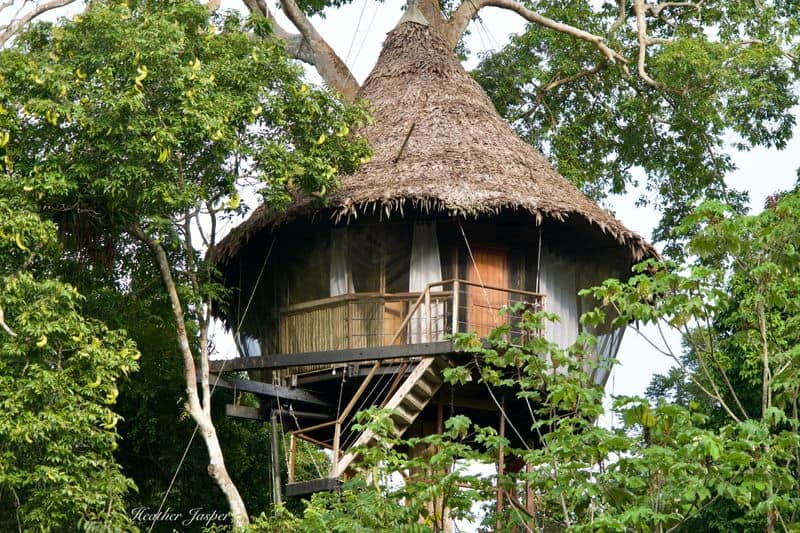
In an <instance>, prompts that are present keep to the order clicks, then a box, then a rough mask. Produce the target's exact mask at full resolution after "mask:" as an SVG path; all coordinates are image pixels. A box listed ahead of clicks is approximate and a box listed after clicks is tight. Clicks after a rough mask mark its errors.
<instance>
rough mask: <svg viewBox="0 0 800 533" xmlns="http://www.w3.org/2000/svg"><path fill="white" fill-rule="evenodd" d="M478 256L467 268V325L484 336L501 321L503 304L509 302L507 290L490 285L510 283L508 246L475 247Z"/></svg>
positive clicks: (505, 286)
mask: <svg viewBox="0 0 800 533" xmlns="http://www.w3.org/2000/svg"><path fill="white" fill-rule="evenodd" d="M472 255H473V257H474V258H475V261H474V263H472V262H471V264H470V266H469V268H468V269H467V280H468V281H470V282H472V283H476V284H477V285H478V286H473V285H469V286H468V290H467V329H468V331H475V332H476V333H478V335H480V336H481V337H484V336H486V335H488V334H489V332H490V331H491V330H492V329H493V328H495V327H496V326H499V325H500V323H501V318H502V317H501V316H500V314H499V313H500V308H501V307H503V306H504V305H507V304H508V293H507V292H505V291H502V290H497V289H493V288H491V287H500V288H503V289H505V288H507V287H508V250H505V249H502V248H489V247H485V248H484V247H480V248H473V249H472Z"/></svg>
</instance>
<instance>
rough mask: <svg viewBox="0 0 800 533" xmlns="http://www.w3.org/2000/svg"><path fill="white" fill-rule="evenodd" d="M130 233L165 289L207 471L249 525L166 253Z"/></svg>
mask: <svg viewBox="0 0 800 533" xmlns="http://www.w3.org/2000/svg"><path fill="white" fill-rule="evenodd" d="M131 233H132V234H133V235H134V236H135V237H136V238H137V239H139V240H141V241H142V242H144V243H145V244H147V246H148V248H150V251H151V252H152V254H153V261H154V262H155V264H156V266H157V267H158V270H159V272H160V274H161V280H162V281H163V282H164V288H165V290H166V291H167V295H168V296H169V301H170V304H171V306H172V314H173V315H174V317H175V330H176V333H177V340H178V347H179V348H180V351H181V355H182V356H183V366H184V378H185V380H186V396H187V402H186V403H187V407H188V409H189V414H191V415H192V418H193V419H194V421H195V422H196V423H197V426H198V428H199V431H200V435H201V436H202V437H203V441H204V442H205V444H206V449H207V450H208V474H209V475H210V476H211V478H212V479H213V480H214V481H215V482H216V483H217V485H218V486H219V488H220V490H222V493H223V494H224V495H225V499H226V500H227V501H228V507H229V509H230V511H231V522H232V524H233V527H234V528H235V529H239V528H241V527H243V526H245V525H247V524H249V523H250V518H249V517H248V515H247V508H246V507H245V505H244V501H243V500H242V497H241V495H240V494H239V490H238V489H237V488H236V485H235V484H234V483H233V480H231V477H230V475H229V474H228V470H227V469H226V468H225V460H224V458H223V456H222V448H221V446H220V444H219V438H218V436H217V430H216V428H215V427H214V423H213V421H212V420H211V396H210V394H208V393H207V394H206V398H204V399H203V400H204V402H203V403H205V404H206V406H207V409H203V403H201V401H200V397H199V395H198V393H197V367H196V366H195V363H194V355H193V354H192V348H191V343H190V342H189V335H188V334H187V332H186V322H185V321H184V318H183V306H182V305H181V300H180V297H179V296H178V291H177V288H176V286H175V280H174V279H173V277H172V271H171V270H170V267H169V260H168V259H167V254H166V253H165V252H164V249H163V248H162V247H161V245H160V244H159V243H158V242H156V241H155V240H153V239H152V238H151V237H150V236H149V235H147V234H146V233H145V232H144V230H142V229H141V228H140V227H138V226H135V227H133V228H132V229H131ZM200 357H201V358H205V363H206V364H204V365H203V367H204V368H207V362H208V361H207V358H208V353H207V352H206V353H201V354H200ZM202 379H203V380H204V383H203V388H204V390H206V391H207V390H208V374H207V373H204V375H203V376H202Z"/></svg>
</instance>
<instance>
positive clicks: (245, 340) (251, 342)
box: [238, 333, 261, 357]
mask: <svg viewBox="0 0 800 533" xmlns="http://www.w3.org/2000/svg"><path fill="white" fill-rule="evenodd" d="M238 337H239V343H238V344H239V351H240V352H241V355H242V356H244V357H261V344H260V343H259V342H258V339H255V338H253V337H250V336H249V335H245V334H244V333H239V334H238Z"/></svg>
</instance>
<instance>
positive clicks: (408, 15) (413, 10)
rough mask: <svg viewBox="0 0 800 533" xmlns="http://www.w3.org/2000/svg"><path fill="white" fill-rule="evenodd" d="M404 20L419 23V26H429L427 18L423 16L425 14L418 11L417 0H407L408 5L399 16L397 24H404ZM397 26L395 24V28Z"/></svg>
mask: <svg viewBox="0 0 800 533" xmlns="http://www.w3.org/2000/svg"><path fill="white" fill-rule="evenodd" d="M406 22H413V23H414V24H419V25H421V26H430V23H429V22H428V19H426V18H425V15H423V14H422V11H420V10H419V8H418V7H417V0H410V1H409V2H408V7H407V8H406V11H405V13H403V16H402V17H401V18H400V21H399V22H398V23H397V26H400V25H401V24H405V23H406ZM397 26H395V28H396V27H397Z"/></svg>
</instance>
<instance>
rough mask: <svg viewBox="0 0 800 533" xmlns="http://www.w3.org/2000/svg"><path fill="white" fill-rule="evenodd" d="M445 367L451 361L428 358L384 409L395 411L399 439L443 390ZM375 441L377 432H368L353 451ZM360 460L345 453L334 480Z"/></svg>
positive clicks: (418, 364)
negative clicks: (443, 371)
mask: <svg viewBox="0 0 800 533" xmlns="http://www.w3.org/2000/svg"><path fill="white" fill-rule="evenodd" d="M445 366H447V361H446V360H445V359H444V358H442V357H436V356H433V357H424V358H423V359H422V360H421V361H419V362H418V363H417V366H416V367H415V368H414V370H412V371H411V374H409V376H408V377H407V378H406V379H405V381H404V382H403V384H402V385H401V386H400V387H399V388H398V389H397V390H396V391H395V393H394V394H393V395H392V396H391V397H390V398H389V400H388V401H387V402H386V405H385V406H384V408H386V409H392V410H393V411H394V414H393V415H392V422H393V425H394V433H395V436H397V437H400V436H402V435H403V433H405V431H406V429H408V427H409V426H410V425H411V424H413V423H414V420H416V418H417V416H418V415H419V414H420V413H421V412H422V410H423V409H425V406H426V405H428V402H430V401H431V400H432V399H433V397H434V396H435V395H436V393H437V392H438V391H439V388H440V387H441V386H442V383H443V379H442V374H441V371H442V369H443V368H444V367H445ZM375 438H376V435H375V433H374V432H372V431H371V430H369V429H367V430H365V431H364V432H362V433H361V435H359V436H358V438H357V439H356V440H355V442H353V444H352V445H351V446H350V448H351V449H352V448H356V447H359V446H370V445H371V444H373V443H374V442H375ZM357 457H358V454H357V453H355V452H348V453H346V454H344V455H343V456H342V457H341V458H340V459H339V460H338V461H335V462H334V465H333V467H332V468H331V474H330V477H331V478H334V479H337V478H340V477H342V476H343V475H344V473H345V472H346V471H347V469H348V468H350V466H351V465H352V464H353V462H354V461H355V460H356V458H357Z"/></svg>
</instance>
